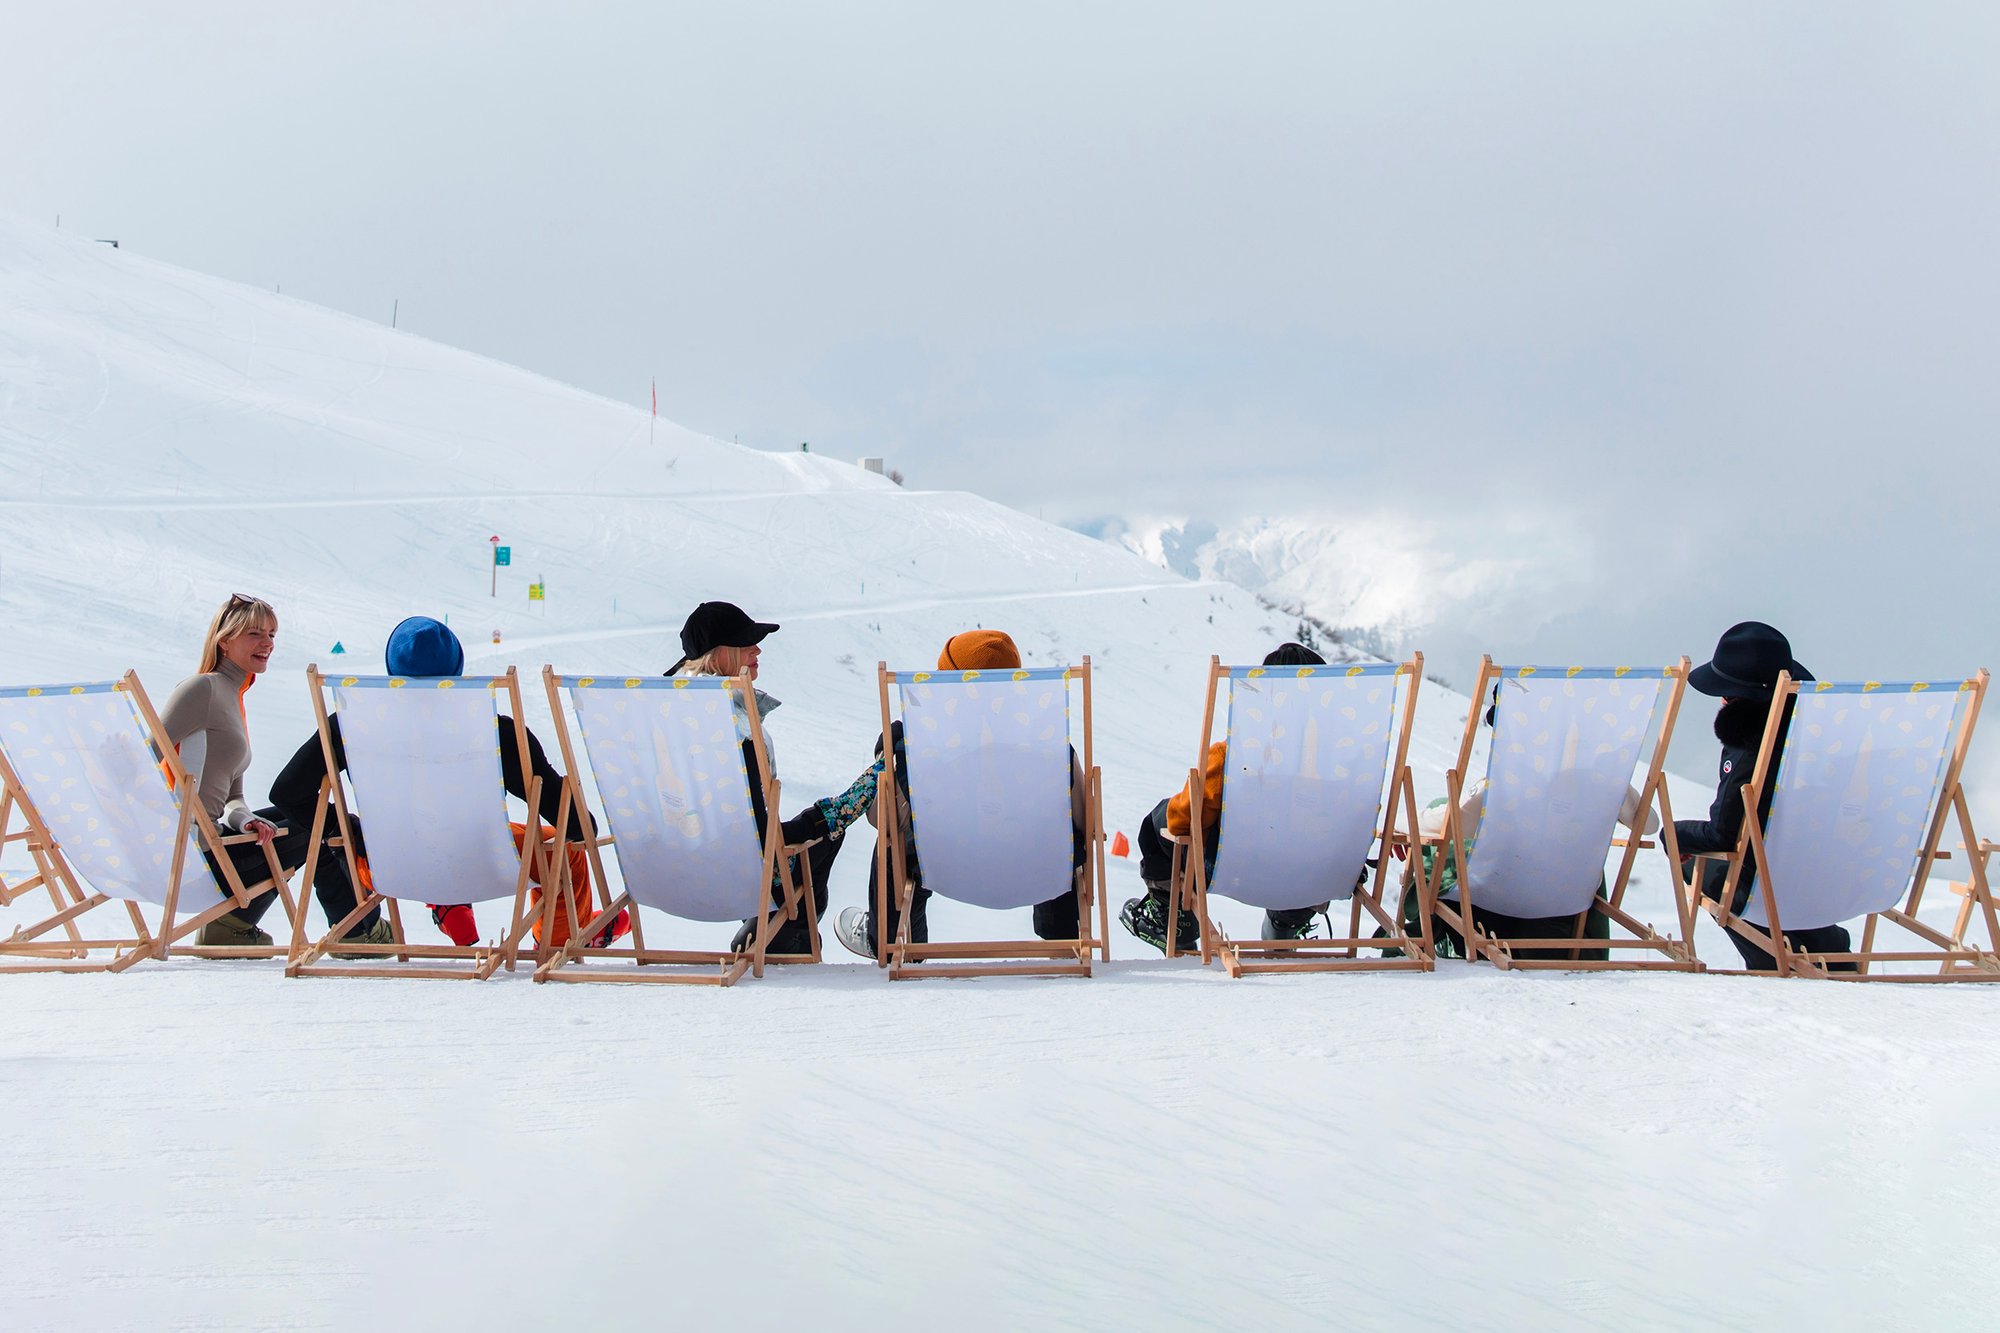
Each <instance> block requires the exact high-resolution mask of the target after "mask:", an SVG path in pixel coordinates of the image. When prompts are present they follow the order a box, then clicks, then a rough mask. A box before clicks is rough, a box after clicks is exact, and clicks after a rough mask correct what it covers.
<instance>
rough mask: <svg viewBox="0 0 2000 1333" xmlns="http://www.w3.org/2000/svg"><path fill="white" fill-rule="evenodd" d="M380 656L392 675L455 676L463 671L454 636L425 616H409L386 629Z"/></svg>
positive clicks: (462, 654)
mask: <svg viewBox="0 0 2000 1333" xmlns="http://www.w3.org/2000/svg"><path fill="white" fill-rule="evenodd" d="M382 658H383V661H384V663H385V664H386V665H387V666H388V668H389V674H390V675H392V676H457V675H461V674H463V673H464V671H465V649H464V647H463V646H461V645H460V643H459V641H458V636H457V635H456V634H453V633H452V632H451V629H450V627H449V626H446V625H441V624H439V623H438V622H437V621H435V620H432V619H431V618H430V617H429V616H411V617H410V618H409V619H408V620H405V621H404V622H403V623H402V624H400V625H398V626H396V628H394V629H392V630H390V631H389V646H388V648H387V649H386V650H384V652H383V654H382Z"/></svg>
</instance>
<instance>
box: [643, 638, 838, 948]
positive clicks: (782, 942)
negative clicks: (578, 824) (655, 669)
mask: <svg viewBox="0 0 2000 1333" xmlns="http://www.w3.org/2000/svg"><path fill="white" fill-rule="evenodd" d="M777 628H778V627H777V626H776V625H773V624H770V623H768V622H765V621H759V620H752V619H751V618H750V616H749V614H748V613H746V612H745V611H744V610H743V608H742V607H740V606H737V605H736V604H735V603H734V602H703V603H702V604H701V605H700V606H697V607H696V608H695V609H694V610H693V611H691V612H689V613H688V618H687V620H686V622H685V623H683V624H682V625H681V660H680V661H678V662H676V663H674V664H673V665H672V666H670V667H668V668H667V670H666V674H667V675H669V676H747V677H749V678H750V681H751V685H752V688H753V689H754V688H755V685H756V680H757V663H758V660H759V659H760V658H761V657H762V656H763V653H764V650H763V648H762V647H761V646H760V645H761V644H762V643H763V642H764V640H765V639H766V638H767V637H769V636H770V635H771V634H773V633H775V632H776V631H777ZM777 706H778V701H777V700H776V699H773V698H772V697H771V696H770V695H768V694H766V693H764V691H762V690H757V714H758V717H759V718H760V719H765V720H768V719H769V717H770V715H771V710H773V709H774V708H776V707H777ZM737 724H738V731H737V736H738V737H739V739H740V740H741V741H742V744H743V766H744V768H745V770H746V771H747V772H748V773H749V775H750V808H751V813H752V814H753V815H754V816H755V817H756V820H757V835H758V836H759V837H762V836H763V835H764V830H765V827H766V821H767V820H768V819H769V818H770V815H769V813H768V812H767V811H766V810H765V809H764V779H763V774H762V772H761V770H760V769H759V768H758V767H757V755H756V749H755V747H754V746H752V745H751V744H750V733H749V723H748V715H747V713H745V712H744V710H743V707H742V705H741V704H740V703H739V704H738V705H737ZM764 752H765V754H766V755H768V756H769V757H770V760H771V770H772V775H773V776H776V773H777V768H778V752H777V750H776V748H775V747H774V745H773V742H772V740H771V736H770V733H769V732H768V731H766V732H765V735H764ZM840 848H841V838H840V835H839V834H838V833H835V834H832V835H830V836H827V837H826V838H825V840H824V841H820V842H816V843H815V844H814V845H813V846H812V848H811V849H810V850H809V851H808V852H807V853H806V861H807V864H808V865H810V867H811V869H812V882H813V916H814V919H815V920H817V919H818V918H819V917H822V916H824V915H826V877H827V875H828V873H829V872H831V871H832V869H833V858H834V857H836V856H838V855H839V854H840ZM774 896H775V895H774ZM755 924H756V923H755V921H754V920H753V921H746V922H744V923H743V928H742V929H741V930H739V931H738V932H737V933H736V943H735V945H734V947H736V948H742V947H743V945H744V944H745V943H746V942H747V941H748V940H749V938H750V931H751V929H752V927H754V926H755ZM809 930H810V927H809V926H808V925H807V923H806V921H805V919H804V918H803V917H800V918H798V919H796V920H792V921H787V922H786V923H785V924H784V925H783V926H781V927H779V928H778V932H777V934H775V935H774V936H772V937H771V943H770V947H769V949H768V950H767V952H768V953H775V954H807V953H810V952H811V951H812V936H811V935H810V933H809Z"/></svg>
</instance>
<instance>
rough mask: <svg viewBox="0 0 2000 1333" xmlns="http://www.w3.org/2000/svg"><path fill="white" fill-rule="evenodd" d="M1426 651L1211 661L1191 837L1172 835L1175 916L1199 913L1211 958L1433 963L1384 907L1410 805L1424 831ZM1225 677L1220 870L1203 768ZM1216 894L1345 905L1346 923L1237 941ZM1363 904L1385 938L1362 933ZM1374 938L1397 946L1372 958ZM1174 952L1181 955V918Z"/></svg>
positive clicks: (1323, 968) (1242, 968)
mask: <svg viewBox="0 0 2000 1333" xmlns="http://www.w3.org/2000/svg"><path fill="white" fill-rule="evenodd" d="M1423 661H1424V659H1423V654H1421V653H1417V654H1415V655H1413V656H1412V657H1411V659H1410V660H1409V661H1407V662H1403V663H1401V664H1398V663H1394V662H1380V663H1370V664H1366V665H1353V664H1347V665H1332V666H1298V667H1290V666H1287V667H1265V666H1237V667H1230V666H1224V665H1222V662H1221V660H1220V659H1218V658H1210V659H1209V668H1208V702H1207V706H1206V707H1205V708H1204V709H1203V713H1202V719H1201V747H1200V749H1199V750H1198V751H1197V752H1196V755H1197V759H1198V760H1199V761H1200V762H1199V763H1197V765H1196V767H1195V768H1193V769H1192V770H1190V771H1189V775H1188V791H1189V794H1190V797H1191V800H1190V803H1189V819H1188V824H1189V835H1188V836H1187V837H1186V838H1178V837H1172V836H1171V835H1169V841H1171V842H1173V843H1174V859H1173V874H1172V881H1171V882H1172V884H1173V889H1172V891H1171V896H1170V899H1169V910H1168V913H1167V920H1168V921H1170V922H1174V921H1178V920H1180V912H1181V910H1182V909H1183V908H1186V909H1187V910H1189V911H1192V912H1193V913H1194V914H1195V919H1196V921H1198V922H1199V923H1200V927H1201V959H1202V962H1203V963H1207V962H1209V961H1210V960H1211V959H1213V958H1216V957H1220V958H1221V959H1222V964H1223V966H1224V968H1225V969H1227V970H1228V973H1229V975H1230V976H1232V977H1237V976H1241V975H1243V974H1244V973H1245V972H1337V971H1380V970H1416V971H1428V970H1429V969H1430V967H1431V965H1432V964H1431V948H1430V941H1429V940H1428V939H1427V938H1422V937H1421V936H1413V935H1411V934H1410V933H1409V932H1408V931H1407V930H1406V929H1405V928H1404V925H1403V923H1402V921H1401V920H1400V919H1399V918H1398V917H1397V916H1395V915H1393V914H1392V913H1393V912H1394V910H1395V909H1394V908H1393V907H1392V906H1388V905H1385V892H1386V888H1387V883H1388V880H1387V875H1388V869H1387V866H1388V863H1389V861H1390V859H1391V857H1390V855H1389V852H1390V849H1391V848H1393V847H1394V846H1396V845H1397V844H1398V843H1399V842H1401V841H1403V839H1402V837H1401V835H1399V833H1398V831H1397V823H1398V818H1399V816H1400V817H1401V818H1402V819H1403V820H1405V821H1407V827H1408V828H1409V830H1410V836H1411V837H1414V835H1415V829H1416V820H1417V805H1416V788H1415V786H1414V785H1413V784H1412V782H1411V780H1410V768H1409V763H1408V758H1409V746H1410V725H1411V723H1412V721H1413V720H1414V718H1415V716H1416V708H1417V690H1418V687H1419V686H1420V684H1421V683H1422V681H1423ZM1403 681H1407V682H1408V688H1407V689H1404V690H1402V691H1400V693H1401V695H1402V701H1401V704H1400V706H1399V705H1398V702H1397V695H1398V693H1399V691H1398V689H1397V685H1398V683H1399V682H1403ZM1218 687H1221V688H1222V689H1224V690H1226V691H1227V692H1228V705H1229V708H1228V714H1227V719H1226V727H1227V736H1228V741H1229V750H1228V759H1227V766H1226V768H1225V769H1224V772H1223V779H1222V782H1223V785H1222V809H1221V813H1220V819H1219V822H1218V823H1217V826H1216V831H1215V835H1214V836H1215V838H1216V852H1215V870H1214V872H1213V874H1210V873H1209V872H1208V870H1207V869H1206V865H1207V860H1208V847H1207V843H1208V838H1209V834H1208V833H1207V831H1206V830H1205V829H1204V827H1203V825H1204V823H1205V822H1206V819H1205V817H1204V814H1203V811H1202V802H1203V799H1204V796H1205V793H1204V791H1203V786H1202V774H1203V766H1204V765H1205V764H1206V762H1207V758H1208V750H1209V744H1210V742H1211V740H1212V739H1213V733H1214V726H1215V697H1216V691H1217V688H1218ZM1162 832H1163V833H1164V830H1163V831H1162ZM1225 832H1226V833H1227V835H1228V836H1226V837H1225V836H1223V834H1224V833H1225ZM1378 840H1379V842H1380V844H1381V847H1382V855H1380V856H1379V857H1378V858H1377V860H1376V864H1375V865H1374V866H1372V867H1371V866H1370V865H1369V864H1368V851H1369V848H1370V847H1371V846H1372V845H1374V844H1375V843H1376V842H1377V841H1378ZM1419 872H1421V867H1419ZM1371 881H1372V882H1371ZM1211 893H1216V894H1221V895H1222V896H1223V897H1225V898H1230V899H1233V900H1234V901H1236V902H1240V903H1245V904H1248V905H1249V906H1251V907H1261V908H1264V909H1265V910H1267V911H1268V910H1273V909H1275V910H1279V911H1283V910H1286V909H1290V908H1298V907H1304V906H1308V905H1310V904H1313V903H1321V902H1325V903H1333V902H1346V903H1348V904H1349V910H1348V925H1347V934H1346V935H1345V936H1341V937H1339V938H1334V939H1308V940H1259V941H1254V942H1250V941H1245V942H1238V941H1235V940H1232V939H1230V938H1229V937H1228V935H1227V934H1226V933H1224V932H1223V930H1222V929H1221V928H1220V927H1219V926H1217V925H1216V924H1215V920H1214V917H1213V916H1212V915H1211V913H1210V912H1209V908H1208V899H1209V895H1210V894H1211ZM1364 911H1365V912H1366V913H1367V915H1368V917H1369V918H1370V920H1371V921H1372V923H1373V924H1374V925H1375V926H1378V927H1380V928H1381V930H1382V932H1383V934H1382V937H1380V938H1377V937H1375V936H1373V935H1370V936H1367V937H1364V936H1363V935H1362V933H1361V932H1362V928H1363V924H1364V923H1363V921H1362V914H1363V912H1364ZM1428 919H1429V918H1425V920H1426V921H1428ZM1364 948H1367V949H1384V950H1394V951H1395V952H1396V953H1397V954H1398V955H1399V956H1397V957H1379V956H1378V957H1374V958H1363V957H1362V956H1361V950H1362V949H1364ZM1166 952H1167V957H1169V958H1173V957H1176V956H1177V955H1178V950H1177V948H1176V941H1175V932H1174V931H1173V930H1171V929H1169V931H1168V932H1167V949H1166Z"/></svg>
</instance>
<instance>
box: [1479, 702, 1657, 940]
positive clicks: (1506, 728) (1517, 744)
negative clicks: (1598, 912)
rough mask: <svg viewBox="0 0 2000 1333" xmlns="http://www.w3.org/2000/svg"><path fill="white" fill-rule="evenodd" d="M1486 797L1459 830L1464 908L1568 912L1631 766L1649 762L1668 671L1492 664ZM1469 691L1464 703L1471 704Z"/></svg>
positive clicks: (1606, 843)
mask: <svg viewBox="0 0 2000 1333" xmlns="http://www.w3.org/2000/svg"><path fill="white" fill-rule="evenodd" d="M1500 672H1501V674H1500V698H1499V702H1498V705H1497V707H1496V711H1495V714H1494V721H1493V736H1492V739H1491V741H1490V743H1489V745H1488V747H1487V767H1486V798H1485V804H1484V807H1483V809H1482V810H1481V813H1480V818H1479V823H1478V827H1477V829H1476V830H1472V831H1470V833H1469V837H1470V843H1471V845H1470V846H1469V848H1468V849H1467V852H1466V858H1467V859H1466V869H1465V876H1466V879H1467V880H1468V881H1469V882H1470V884H1471V888H1472V902H1473V906H1475V907H1478V908H1482V909H1486V910H1489V911H1494V912H1501V913H1504V914H1506V915H1508V916H1519V917H1553V916H1572V915H1575V914H1576V913H1578V912H1581V911H1584V910H1585V909H1586V908H1588V907H1589V906H1590V902H1591V899H1592V898H1594V897H1596V895H1597V887H1598V884H1599V883H1600V882H1601V881H1602V879H1603V877H1604V862H1605V857H1606V856H1607V855H1608V854H1609V852H1610V850H1611V840H1612V838H1613V837H1614V836H1615V835H1616V833H1617V825H1618V811H1619V807H1620V806H1621V805H1622V804H1623V803H1624V801H1625V795H1626V792H1627V790H1628V789H1629V788H1630V786H1631V783H1632V778H1633V774H1634V770H1635V769H1637V768H1638V767H1639V766H1640V765H1641V764H1650V763H1651V761H1652V753H1651V751H1650V750H1649V749H1648V748H1647V741H1648V739H1649V738H1652V739H1655V740H1656V739H1657V730H1656V728H1655V727H1654V725H1653V714H1654V711H1655V709H1656V708H1657V706H1658V704H1659V701H1660V695H1661V686H1662V684H1663V683H1664V682H1665V680H1666V679H1667V672H1665V671H1663V670H1661V669H1659V668H1651V669H1642V668H1632V667H1609V668H1588V667H1503V668H1501V669H1500ZM1482 706H1483V704H1482V701H1480V700H1474V701H1473V707H1475V708H1478V707H1482Z"/></svg>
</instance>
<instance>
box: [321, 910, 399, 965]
mask: <svg viewBox="0 0 2000 1333" xmlns="http://www.w3.org/2000/svg"><path fill="white" fill-rule="evenodd" d="M395 942H396V928H395V927H394V926H392V925H390V924H389V918H388V917H386V916H378V917H376V918H375V924H374V925H372V926H369V927H367V928H365V929H363V930H356V931H352V932H350V933H349V934H348V936H347V938H346V939H344V940H342V941H341V943H342V944H394V943H395ZM333 956H334V957H335V958H340V959H344V960H347V961H350V962H351V961H353V960H355V959H369V958H374V959H379V958H380V957H381V956H382V955H380V954H374V953H342V952H341V951H340V950H338V949H335V950H333Z"/></svg>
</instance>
